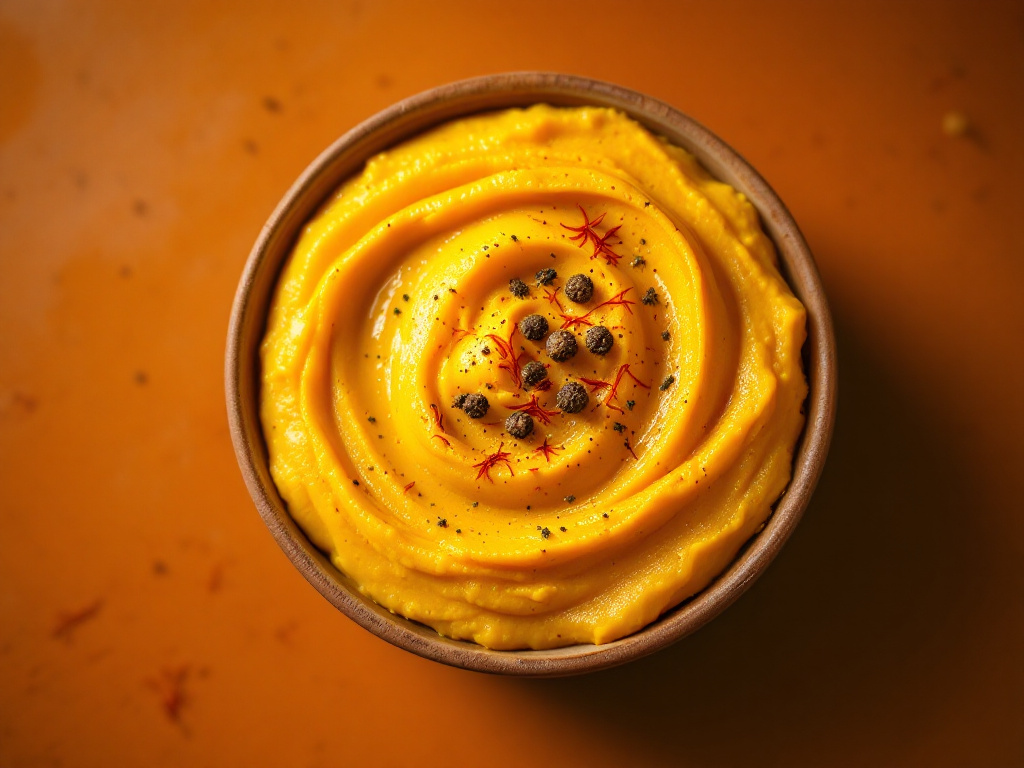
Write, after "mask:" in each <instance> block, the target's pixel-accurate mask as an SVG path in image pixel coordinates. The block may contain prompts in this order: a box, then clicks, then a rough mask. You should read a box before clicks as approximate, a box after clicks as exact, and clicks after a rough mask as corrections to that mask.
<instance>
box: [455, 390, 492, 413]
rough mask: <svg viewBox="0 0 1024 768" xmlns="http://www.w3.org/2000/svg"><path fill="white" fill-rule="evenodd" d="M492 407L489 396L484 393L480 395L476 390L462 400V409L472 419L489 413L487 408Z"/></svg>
mask: <svg viewBox="0 0 1024 768" xmlns="http://www.w3.org/2000/svg"><path fill="white" fill-rule="evenodd" d="M490 407H491V404H490V403H488V402H487V398H486V397H484V396H483V395H478V394H477V393H476V392H474V393H473V394H471V395H466V397H465V399H464V400H463V401H462V410H464V411H465V412H466V415H467V416H469V418H471V419H481V418H483V417H484V416H486V415H487V409H488V408H490Z"/></svg>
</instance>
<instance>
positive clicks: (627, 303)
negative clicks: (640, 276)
mask: <svg viewBox="0 0 1024 768" xmlns="http://www.w3.org/2000/svg"><path fill="white" fill-rule="evenodd" d="M631 290H633V288H632V286H630V287H629V288H626V289H625V290H622V291H619V292H618V293H617V294H615V295H614V296H612V297H611V298H610V299H606V300H605V301H602V302H601V303H600V304H598V305H597V306H596V307H594V308H593V309H592V310H590V311H589V312H587V313H586V314H585V315H580V316H579V317H573V316H572V315H567V314H565V313H562V314H561V315H560V317H561V318H562V320H563V322H562V329H563V330H565V329H566V328H575V327H576V326H579V325H593V322H591V321H590V319H589V318H590V316H591V315H592V314H594V313H595V312H597V310H599V309H603V308H605V307H622V308H623V309H625V310H626V312H627V313H629V314H631V315H632V314H633V310H632V309H630V307H631V306H633V305H634V304H636V302H635V301H633V300H632V299H627V298H626V294H627V293H629V292H630V291H631Z"/></svg>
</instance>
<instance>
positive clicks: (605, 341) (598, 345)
mask: <svg viewBox="0 0 1024 768" xmlns="http://www.w3.org/2000/svg"><path fill="white" fill-rule="evenodd" d="M585 338H586V342H587V349H589V350H590V351H591V352H593V353H594V354H595V355H604V354H607V353H608V351H609V350H611V348H612V345H613V344H614V343H615V337H614V336H612V332H611V331H609V330H608V329H607V328H605V327H604V326H603V325H595V326H594V327H593V328H588V329H587V335H586V337H585Z"/></svg>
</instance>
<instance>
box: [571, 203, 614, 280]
mask: <svg viewBox="0 0 1024 768" xmlns="http://www.w3.org/2000/svg"><path fill="white" fill-rule="evenodd" d="M576 207H577V208H579V209H580V213H581V214H583V224H582V225H581V226H579V227H570V226H569V225H568V224H561V226H562V227H564V228H565V229H568V230H569V231H571V232H575V233H576V234H575V235H573V236H572V237H570V238H569V239H570V240H573V241H579V242H577V243H576V247H577V248H582V247H583V245H584V244H585V243H590V244H591V245H593V246H594V252H593V253H592V254H591V255H590V258H591V259H596V258H597V257H598V256H602V257H604V260H605V262H606V263H607V264H610V265H611V266H617V265H618V263H619V259H621V258H622V256H621V255H620V254H618V253H615V251H613V250H612V248H611V246H610V245H609V244H608V241H609V240H611V238H613V237H615V236H616V234H615V233H616V232H618V231H619V230H620V229H621V228H622V225H621V224H619V225H618V226H615V227H612V228H611V229H609V230H608V231H607V232H605V233H604V237H602V236H601V235H599V234H597V232H596V231H595V230H594V227H596V226H597V225H598V224H600V223H601V222H602V221H603V220H604V217H605V214H604V213H602V214H601V215H600V216H598V217H597V218H596V219H594V220H593V221H591V219H590V217H589V216H587V212H586V211H585V210H583V206H582V205H580V204H579V203H577V204H576Z"/></svg>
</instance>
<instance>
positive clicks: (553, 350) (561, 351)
mask: <svg viewBox="0 0 1024 768" xmlns="http://www.w3.org/2000/svg"><path fill="white" fill-rule="evenodd" d="M547 349H548V354H549V355H550V356H551V359H552V360H554V361H555V362H556V363H564V362H565V361H566V360H568V359H569V358H570V357H572V356H573V355H575V354H576V337H575V336H573V335H572V334H571V333H570V332H569V331H555V332H554V333H552V334H551V335H550V336H548V343H547Z"/></svg>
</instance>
